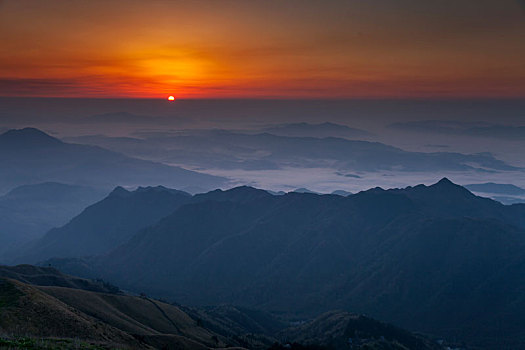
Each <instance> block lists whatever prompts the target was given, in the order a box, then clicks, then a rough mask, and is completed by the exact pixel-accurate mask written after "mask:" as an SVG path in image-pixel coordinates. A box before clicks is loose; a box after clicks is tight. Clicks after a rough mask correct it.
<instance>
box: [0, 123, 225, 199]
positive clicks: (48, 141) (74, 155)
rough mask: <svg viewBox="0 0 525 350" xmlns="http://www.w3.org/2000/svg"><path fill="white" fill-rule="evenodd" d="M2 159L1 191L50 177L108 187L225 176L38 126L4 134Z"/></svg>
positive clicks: (208, 181)
mask: <svg viewBox="0 0 525 350" xmlns="http://www.w3.org/2000/svg"><path fill="white" fill-rule="evenodd" d="M0 163H1V164H2V172H1V173H0V191H6V190H9V189H11V188H13V187H16V186H19V185H24V184H31V183H40V182H46V181H54V182H61V183H69V184H82V185H89V186H94V187H104V188H107V187H114V186H115V185H129V186H137V185H148V184H163V185H168V186H172V187H178V188H183V187H186V186H199V187H204V188H211V187H217V186H220V185H221V184H223V183H224V181H225V179H223V178H220V177H215V176H210V175H205V174H200V173H197V172H194V171H189V170H185V169H182V168H178V167H171V166H167V165H164V164H159V163H154V162H151V161H146V160H140V159H136V158H131V157H128V156H125V155H122V154H119V153H115V152H112V151H108V150H105V149H102V148H99V147H93V146H86V145H77V144H70V143H64V142H62V141H60V140H58V139H56V138H54V137H52V136H49V135H48V134H46V133H44V132H42V131H40V130H38V129H33V128H25V129H20V130H9V131H7V132H5V133H4V134H1V135H0Z"/></svg>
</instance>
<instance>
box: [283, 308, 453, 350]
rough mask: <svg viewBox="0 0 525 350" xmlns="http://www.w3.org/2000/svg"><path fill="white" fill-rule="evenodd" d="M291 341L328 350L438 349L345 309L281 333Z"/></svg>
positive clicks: (416, 336) (408, 333)
mask: <svg viewBox="0 0 525 350" xmlns="http://www.w3.org/2000/svg"><path fill="white" fill-rule="evenodd" d="M280 335H281V337H284V338H286V339H288V341H289V342H290V343H297V344H302V345H305V346H308V345H310V346H314V345H317V346H319V345H320V346H324V347H326V348H327V349H334V350H338V349H341V350H342V349H348V348H351V349H370V350H373V349H377V350H380V349H385V350H387V349H390V350H406V349H410V350H423V349H425V350H430V349H434V350H438V349H443V347H442V346H440V345H438V343H437V342H434V341H430V340H428V339H427V338H425V337H422V336H418V335H415V334H412V333H410V332H407V331H406V330H403V329H400V328H397V327H394V326H392V325H389V324H386V323H382V322H378V321H376V320H374V319H371V318H369V317H366V316H363V315H356V314H351V313H348V312H343V311H332V312H328V313H326V314H323V315H321V316H319V317H318V318H316V319H315V320H312V321H310V322H307V323H305V324H302V325H300V326H297V327H292V328H289V329H286V330H284V331H282V332H281V334H280Z"/></svg>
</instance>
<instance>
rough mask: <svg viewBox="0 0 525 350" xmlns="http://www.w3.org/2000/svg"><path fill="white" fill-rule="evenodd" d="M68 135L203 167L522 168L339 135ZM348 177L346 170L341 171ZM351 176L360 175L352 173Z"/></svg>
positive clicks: (481, 156)
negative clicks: (323, 136) (405, 149)
mask: <svg viewBox="0 0 525 350" xmlns="http://www.w3.org/2000/svg"><path fill="white" fill-rule="evenodd" d="M68 140H71V141H74V142H79V143H86V144H93V145H97V146H101V147H106V148H108V149H112V150H115V151H118V152H122V153H125V154H127V155H130V156H135V157H140V158H144V159H150V160H153V161H161V162H165V163H170V164H172V163H174V164H186V165H188V166H194V167H200V168H203V169H210V168H213V169H245V170H268V169H281V168H286V167H299V168H319V167H327V168H333V169H337V170H338V172H340V173H341V174H346V173H347V171H367V172H378V171H387V170H395V171H404V172H410V171H466V170H478V171H487V170H489V171H494V170H500V171H506V170H518V169H517V168H515V167H513V166H511V165H509V164H506V163H505V162H503V161H500V160H498V159H496V158H494V157H493V156H492V155H490V154H487V153H482V154H461V153H451V152H433V153H423V152H409V151H404V150H402V149H400V148H396V147H392V146H388V145H385V144H382V143H378V142H368V141H357V140H348V139H344V138H336V137H325V138H318V137H290V136H278V135H274V134H270V133H259V134H243V133H240V132H233V131H228V130H189V131H184V132H174V133H168V134H166V133H165V132H160V133H149V134H147V135H146V136H144V137H137V138H111V137H106V136H96V135H95V136H82V137H78V138H69V139H68ZM342 176H345V175H342ZM348 176H349V177H359V176H355V175H352V174H348Z"/></svg>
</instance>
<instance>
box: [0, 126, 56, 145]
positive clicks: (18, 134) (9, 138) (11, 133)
mask: <svg viewBox="0 0 525 350" xmlns="http://www.w3.org/2000/svg"><path fill="white" fill-rule="evenodd" d="M0 142H1V143H2V144H4V145H6V146H8V147H9V146H11V147H26V148H29V147H42V146H56V145H60V144H62V141H60V140H59V139H57V138H55V137H53V136H50V135H48V134H46V133H45V132H43V131H42V130H39V129H36V128H23V129H11V130H8V131H6V132H5V133H3V134H2V135H0Z"/></svg>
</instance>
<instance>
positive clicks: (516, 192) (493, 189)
mask: <svg viewBox="0 0 525 350" xmlns="http://www.w3.org/2000/svg"><path fill="white" fill-rule="evenodd" d="M465 187H466V188H468V189H469V190H471V191H474V192H480V193H492V194H501V195H511V196H520V195H525V189H523V188H521V187H518V186H515V185H510V184H496V183H493V182H486V183H482V184H470V185H465Z"/></svg>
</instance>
